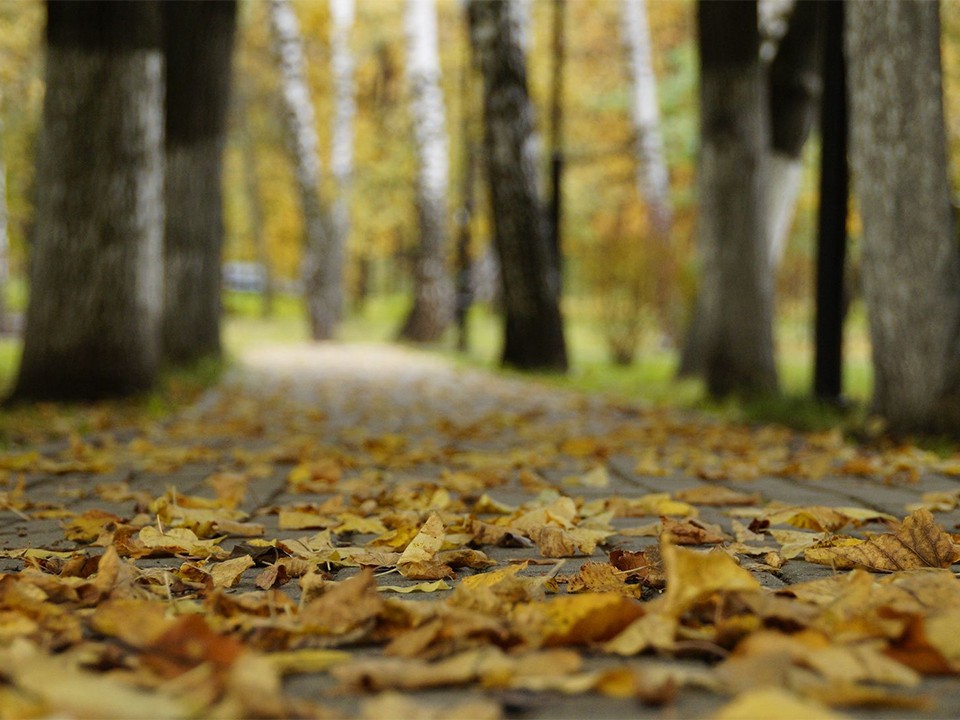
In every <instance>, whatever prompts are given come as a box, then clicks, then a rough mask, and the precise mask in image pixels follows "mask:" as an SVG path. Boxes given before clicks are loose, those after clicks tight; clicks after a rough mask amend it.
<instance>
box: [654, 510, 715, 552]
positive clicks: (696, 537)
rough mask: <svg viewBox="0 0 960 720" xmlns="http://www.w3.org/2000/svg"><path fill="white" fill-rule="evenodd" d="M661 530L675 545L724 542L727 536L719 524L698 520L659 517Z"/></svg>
mask: <svg viewBox="0 0 960 720" xmlns="http://www.w3.org/2000/svg"><path fill="white" fill-rule="evenodd" d="M660 523H661V527H662V528H663V530H662V531H661V532H662V533H663V534H664V535H665V536H666V537H668V538H670V542H672V543H673V544H675V545H713V544H716V543H722V542H724V541H725V540H726V539H727V537H726V535H724V533H723V530H722V529H721V528H720V526H719V525H713V524H711V523H704V522H701V521H699V520H673V519H672V518H668V517H662V518H660Z"/></svg>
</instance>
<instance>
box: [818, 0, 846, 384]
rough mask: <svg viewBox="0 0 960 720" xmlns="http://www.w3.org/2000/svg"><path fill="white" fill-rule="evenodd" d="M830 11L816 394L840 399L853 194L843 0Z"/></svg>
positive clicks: (825, 63)
mask: <svg viewBox="0 0 960 720" xmlns="http://www.w3.org/2000/svg"><path fill="white" fill-rule="evenodd" d="M825 14H826V18H825V25H826V27H825V31H824V46H825V47H824V53H823V69H824V72H823V79H824V83H823V102H822V109H821V114H820V208H819V211H818V213H817V215H818V218H817V296H816V321H815V328H814V337H815V339H816V340H815V342H816V347H815V352H814V361H813V392H814V395H815V396H816V397H818V398H820V399H821V400H827V401H831V402H839V401H841V400H842V391H843V318H844V314H845V312H844V309H845V308H844V306H845V304H846V301H845V293H844V265H845V260H846V252H847V204H848V201H849V195H850V190H849V169H848V167H847V83H846V67H845V62H844V52H843V3H841V2H834V3H830V5H829V6H827V8H826V13H825Z"/></svg>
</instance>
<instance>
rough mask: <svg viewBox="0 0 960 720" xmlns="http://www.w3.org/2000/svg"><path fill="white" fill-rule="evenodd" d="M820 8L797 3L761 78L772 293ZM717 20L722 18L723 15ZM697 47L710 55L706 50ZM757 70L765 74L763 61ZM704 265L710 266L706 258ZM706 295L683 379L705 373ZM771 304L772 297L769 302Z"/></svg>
mask: <svg viewBox="0 0 960 720" xmlns="http://www.w3.org/2000/svg"><path fill="white" fill-rule="evenodd" d="M711 4H712V3H711ZM721 7H722V5H721ZM712 9H713V10H714V11H718V10H719V8H712ZM721 12H722V11H721ZM823 12H824V7H823V4H822V3H820V2H813V1H811V2H799V3H797V4H796V6H795V7H794V9H793V11H792V13H791V15H790V21H789V25H788V26H787V32H786V34H785V35H784V36H783V38H782V39H781V40H780V42H779V43H778V46H777V54H776V55H775V56H774V58H773V61H772V62H771V63H770V65H769V68H768V71H767V72H766V73H765V76H764V77H762V78H761V81H760V82H762V83H764V84H765V85H766V86H768V88H769V92H768V93H767V96H766V100H765V101H764V102H766V104H767V106H768V108H769V110H768V112H767V113H766V116H767V117H766V119H765V120H763V122H764V123H765V124H766V125H767V126H768V127H769V140H770V141H769V144H768V146H766V147H764V148H763V156H762V157H763V160H762V166H761V167H760V168H759V169H758V170H756V171H755V172H759V173H761V174H762V175H763V180H762V182H763V188H764V198H763V204H762V206H761V208H760V211H761V213H762V216H763V222H764V225H765V227H764V229H763V233H764V237H765V242H766V243H768V244H769V249H768V251H767V263H768V266H769V273H770V275H771V278H770V281H769V282H770V286H771V290H770V292H771V293H772V292H773V290H772V287H773V281H774V278H775V277H776V271H777V268H778V267H779V265H780V260H781V259H782V257H783V253H784V250H785V248H786V242H787V237H788V235H789V232H790V226H791V223H792V220H793V214H794V209H795V206H796V199H797V194H798V192H799V189H800V181H801V177H802V174H803V162H802V161H803V157H802V156H803V148H804V146H805V144H806V141H807V138H808V137H809V136H810V131H811V129H812V127H813V125H814V123H815V121H816V112H817V108H818V101H819V98H820V94H821V92H820V85H821V75H820V57H821V54H822V51H821V45H822V35H823ZM738 14H739V15H741V17H740V19H739V20H735V19H734V17H733V15H731V16H730V17H729V18H727V22H739V23H740V24H742V25H743V26H744V28H746V26H747V24H748V23H749V20H747V19H746V17H743V16H745V15H747V14H750V9H749V8H746V7H741V8H738ZM719 20H720V21H722V20H723V18H719ZM711 39H713V40H714V41H715V40H716V39H715V38H701V45H702V44H703V43H704V42H709V41H710V40H711ZM751 44H752V41H751ZM701 49H702V51H703V52H706V53H707V55H708V56H711V51H710V49H709V48H703V47H702V48H701ZM758 58H759V55H758ZM746 72H749V73H754V72H755V70H754V68H753V67H751V68H750V70H749V71H746ZM760 72H761V73H763V72H764V70H763V67H762V65H761V68H760ZM709 77H710V74H709V72H707V74H706V75H705V78H707V80H706V81H707V82H711V81H710V80H709V79H708V78H709ZM751 81H752V80H751ZM753 112H756V110H754V111H753ZM748 140H749V139H748ZM710 252H711V251H710V249H709V248H704V254H705V256H707V257H708V256H709V254H710ZM704 266H705V268H706V267H709V265H708V263H706V262H705V263H704ZM708 299H709V298H707V297H704V296H703V294H702V292H698V295H697V298H696V303H695V307H694V312H693V316H692V320H691V323H690V326H689V328H688V331H687V337H686V341H685V343H684V348H683V353H682V356H681V360H680V369H679V373H678V374H679V375H680V376H681V377H687V376H693V375H703V374H705V372H706V359H707V347H706V343H707V337H706V336H705V335H706V333H708V332H709V323H708V322H707V319H706V318H705V317H704V315H705V314H706V313H708V312H710V309H709V308H707V307H706V306H705V303H706V302H707V301H708ZM772 302H773V301H772V297H771V300H770V303H771V305H772Z"/></svg>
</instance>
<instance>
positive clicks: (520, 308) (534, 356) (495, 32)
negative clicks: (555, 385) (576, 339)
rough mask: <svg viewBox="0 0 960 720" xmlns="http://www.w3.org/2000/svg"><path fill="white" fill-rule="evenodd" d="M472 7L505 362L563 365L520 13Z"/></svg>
mask: <svg viewBox="0 0 960 720" xmlns="http://www.w3.org/2000/svg"><path fill="white" fill-rule="evenodd" d="M469 13H470V29H471V42H472V44H473V47H474V50H475V52H476V54H477V58H478V60H479V64H480V69H481V73H482V75H483V86H484V87H483V108H484V119H485V145H486V155H487V174H488V178H489V185H490V198H491V205H492V211H493V212H492V214H493V226H494V240H495V244H496V247H497V253H498V255H499V257H500V265H501V278H502V282H503V301H504V313H505V316H506V318H505V325H506V327H505V342H504V348H503V363H504V364H506V365H513V366H516V367H519V368H523V369H536V368H543V369H556V370H565V369H566V368H567V353H566V344H565V341H564V334H563V320H562V318H561V315H560V303H559V288H558V287H557V284H556V282H553V281H552V279H551V262H550V247H549V244H548V238H547V228H546V223H545V221H544V216H543V213H542V209H541V206H540V199H539V197H540V196H539V193H538V189H537V162H536V153H535V148H534V141H533V110H532V107H531V104H530V97H529V95H528V92H527V73H526V63H525V61H524V57H523V52H522V49H521V47H520V43H519V38H518V25H517V22H516V16H515V14H514V13H513V12H512V10H511V3H510V2H509V0H491V1H487V0H471V2H470V4H469Z"/></svg>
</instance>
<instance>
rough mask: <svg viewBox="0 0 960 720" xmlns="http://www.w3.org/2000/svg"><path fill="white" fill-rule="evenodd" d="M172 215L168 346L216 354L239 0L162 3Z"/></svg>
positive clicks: (164, 331) (178, 354)
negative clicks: (226, 146) (225, 172)
mask: <svg viewBox="0 0 960 720" xmlns="http://www.w3.org/2000/svg"><path fill="white" fill-rule="evenodd" d="M162 12H163V24H164V30H163V33H164V59H165V64H166V99H165V108H166V127H165V133H164V141H165V148H166V178H165V180H166V182H165V194H166V222H165V233H164V234H165V237H164V269H165V278H164V287H165V294H164V310H163V321H162V324H161V340H162V353H163V358H164V360H165V361H166V362H168V363H171V364H173V365H185V364H189V363H192V362H195V361H196V360H198V359H200V358H202V357H208V356H213V357H218V356H219V355H220V354H221V346H220V274H221V272H220V264H221V254H222V248H223V233H224V229H223V192H222V185H223V148H224V144H225V142H226V129H227V109H228V107H229V98H230V84H231V66H232V55H233V39H234V34H235V29H236V18H237V4H236V2H215V3H195V2H183V1H182V0H180V1H177V2H173V1H170V0H168V1H167V2H165V3H163V5H162Z"/></svg>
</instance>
